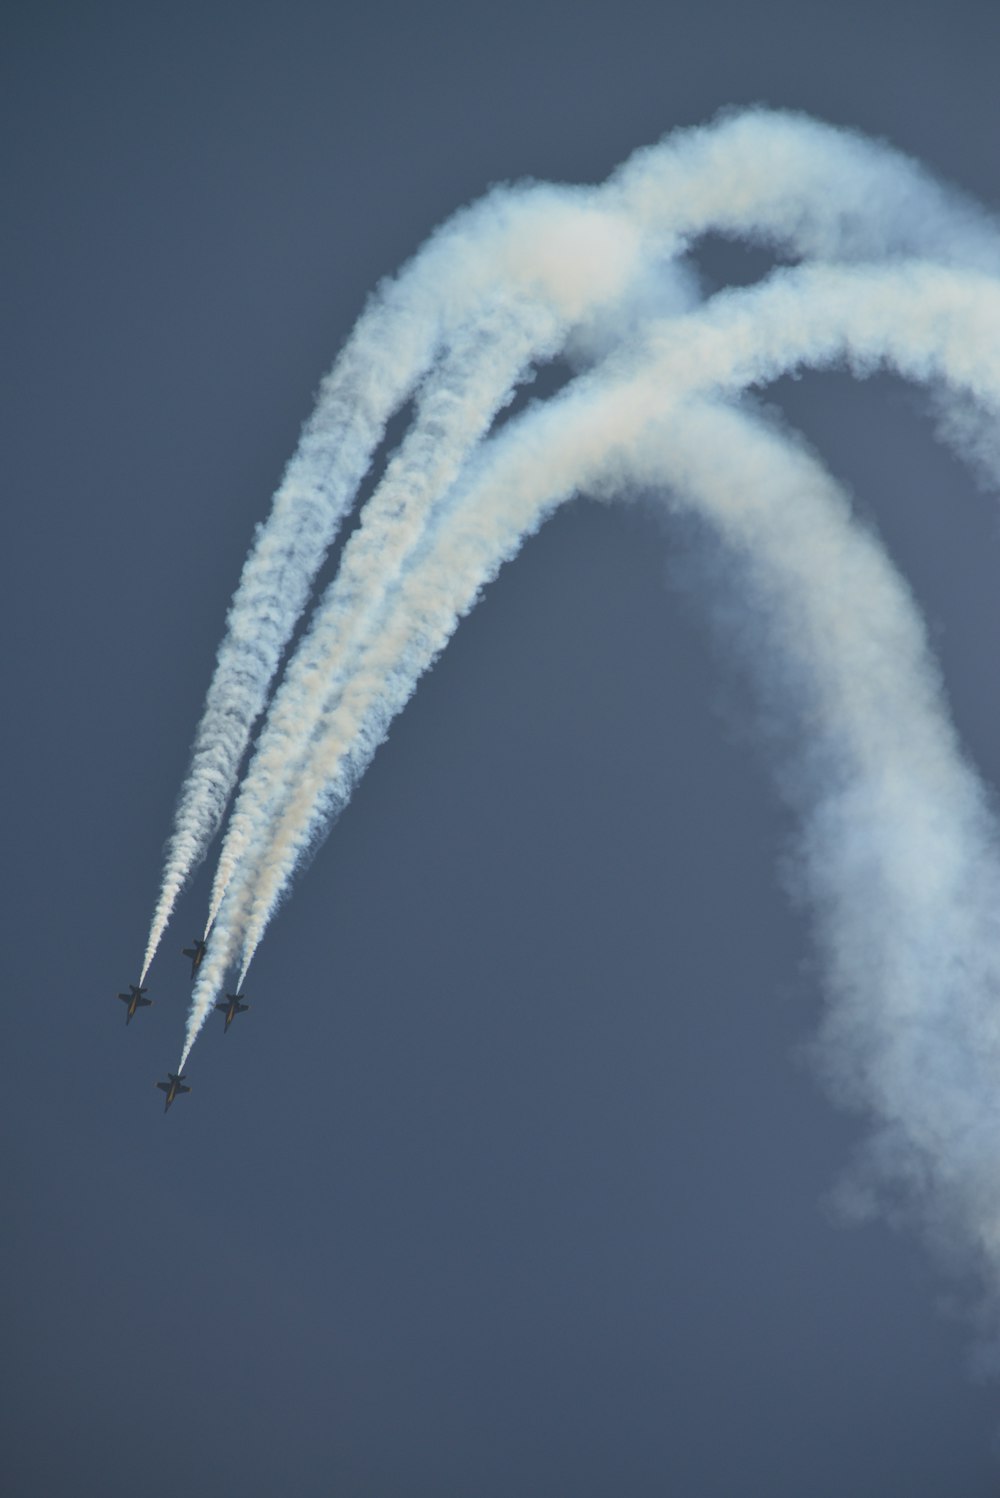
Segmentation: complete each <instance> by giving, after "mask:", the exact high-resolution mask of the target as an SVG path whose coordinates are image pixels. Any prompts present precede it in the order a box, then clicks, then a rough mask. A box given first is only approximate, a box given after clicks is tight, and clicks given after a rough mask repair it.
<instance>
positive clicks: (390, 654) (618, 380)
mask: <svg viewBox="0 0 1000 1498" xmlns="http://www.w3.org/2000/svg"><path fill="white" fill-rule="evenodd" d="M647 346H648V350H649V351H648V353H647V355H646V358H645V359H644V360H636V359H634V358H633V359H632V360H631V361H630V360H628V359H626V358H624V357H622V358H621V359H620V360H618V361H617V363H618V366H619V367H618V370H617V372H616V374H617V377H614V372H613V373H609V369H612V370H613V365H614V363H615V362H616V361H609V364H608V365H606V366H605V367H604V369H602V370H601V371H599V372H598V373H597V374H594V375H589V376H584V377H582V378H581V379H579V380H578V381H576V382H575V384H574V385H573V386H572V387H570V389H569V390H568V391H567V392H566V393H565V394H563V395H562V396H559V397H556V398H554V399H553V400H552V401H550V402H549V403H548V405H547V406H545V407H544V408H542V409H540V410H538V411H536V412H533V413H531V414H530V415H529V416H527V417H526V418H522V419H521V420H520V421H518V422H516V423H514V424H512V425H511V427H510V428H508V429H507V431H505V432H504V433H502V434H501V435H500V436H499V437H498V438H497V439H496V440H495V441H494V442H493V443H491V444H488V445H487V447H486V449H485V453H484V459H483V462H482V463H481V464H480V465H479V469H478V473H477V475H476V477H474V478H473V479H471V480H470V481H469V483H468V485H467V486H465V487H464V488H463V492H462V493H461V496H460V498H459V499H458V500H456V501H455V505H454V508H453V509H452V510H450V511H449V514H448V515H447V517H446V518H445V519H444V520H443V521H442V522H441V525H440V527H439V530H438V532H437V535H436V537H435V544H434V547H433V550H432V551H431V553H430V554H429V556H428V557H427V559H426V560H424V561H423V562H422V563H421V564H419V565H417V566H415V567H414V569H413V570H412V571H411V572H410V573H408V574H407V575H406V576H404V578H403V581H402V583H401V585H400V589H399V592H398V594H397V596H396V600H395V602H394V607H393V610H392V613H391V615H390V616H389V617H388V618H387V620H386V621H385V622H384V624H383V626H382V629H381V631H380V634H379V635H378V637H377V638H376V640H375V641H374V642H373V644H372V646H371V648H370V650H369V651H368V652H367V653H366V654H365V655H364V656H363V657H362V659H361V660H360V662H359V665H358V667H357V669H356V670H355V672H354V675H353V676H352V678H351V679H350V681H349V682H348V683H347V684H346V685H345V688H344V690H343V692H342V694H341V696H340V698H339V699H338V702H337V706H336V708H335V710H334V711H333V713H332V714H330V715H329V718H328V721H327V724H326V728H325V733H324V737H323V738H322V739H320V740H318V741H317V742H316V743H315V744H314V745H313V747H312V751H311V755H310V759H309V761H308V764H307V766H306V768H305V769H304V770H303V771H302V772H301V773H300V774H299V775H298V777H297V780H296V784H295V789H294V793H293V795H292V796H291V798H290V799H289V801H288V804H287V806H286V808H285V811H284V813H283V815H282V817H281V819H280V821H279V822H278V823H277V825H276V826H274V827H272V828H271V829H270V832H269V837H270V841H269V845H268V848H267V851H266V855H265V857H264V859H263V860H262V862H261V863H260V865H259V866H258V868H257V869H256V870H255V871H254V872H253V873H252V874H251V879H252V882H253V894H252V897H251V898H250V910H249V915H247V916H246V917H245V919H246V921H247V924H246V931H245V936H244V946H243V958H242V964H243V971H244V974H245V972H246V969H247V967H248V966H249V963H250V961H251V959H252V957H253V953H254V951H255V950H256V947H257V945H258V943H259V941H260V938H261V936H262V935H263V932H264V929H265V927H266V925H267V922H268V920H269V919H270V916H271V914H272V913H273V911H274V909H275V906H276V904H277V902H278V900H279V899H280V897H281V895H282V893H283V891H284V889H285V887H286V885H287V883H288V881H289V880H290V878H291V877H292V874H293V872H294V869H295V866H296V864H297V862H298V860H299V859H300V858H301V856H302V855H303V853H304V852H305V850H306V849H307V848H308V847H309V846H310V844H311V843H312V842H314V841H315V840H316V839H317V838H318V837H319V836H321V835H322V832H323V829H324V828H325V826H326V825H327V824H328V822H329V820H330V818H331V816H333V815H335V814H336V812H337V810H339V809H340V807H342V806H343V805H344V804H345V802H346V800H347V799H348V797H349V795H350V791H351V789H352V787H353V784H354V783H355V782H356V780H357V778H358V776H359V775H360V773H361V772H362V771H363V769H364V767H365V766H366V765H367V764H368V762H369V760H370V758H371V756H372V754H373V753H374V751H375V749H376V748H377V746H378V744H379V743H380V742H381V741H382V739H383V738H384V737H385V734H386V732H387V730H388V726H389V723H390V722H391V720H392V718H393V717H394V716H395V714H396V713H397V712H398V711H399V710H400V708H401V707H402V706H403V705H404V704H405V702H406V701H407V700H408V698H409V697H410V695H411V694H412V692H413V690H414V689H415V687H416V683H417V680H418V679H419V676H420V675H421V674H422V673H423V671H425V670H426V669H427V667H428V666H429V665H430V664H431V662H432V661H433V660H434V658H435V657H436V656H437V654H438V653H439V652H440V651H441V650H442V649H443V648H444V646H445V644H446V643H447V641H448V639H449V638H450V637H451V634H452V633H453V632H454V629H455V627H456V626H457V624H458V621H459V619H460V618H461V617H462V616H463V615H464V614H465V613H467V612H468V610H469V609H470V608H471V607H472V606H473V605H474V603H475V601H476V598H477V597H478V594H479V592H480V591H481V589H482V588H483V587H484V586H485V585H486V583H487V582H489V581H490V579H491V578H492V577H493V576H495V574H496V572H497V571H498V569H499V567H500V566H501V565H502V563H503V562H504V561H506V560H508V559H509V558H510V557H511V556H513V555H514V554H515V553H516V551H517V550H518V549H519V548H520V545H521V543H522V541H523V540H524V538H525V537H526V536H527V535H530V534H531V533H532V532H533V531H535V530H536V529H537V528H538V526H539V525H540V524H541V523H542V521H543V520H544V519H545V517H546V516H547V515H548V514H549V513H550V512H551V510H552V509H553V508H554V507H555V506H556V505H557V504H558V503H560V502H562V501H563V500H565V499H567V498H569V497H571V496H572V494H573V493H575V492H576V491H578V490H579V489H581V488H587V487H589V486H591V485H593V484H594V483H595V482H600V481H603V476H604V474H605V472H606V470H607V468H608V465H609V462H610V463H612V464H613V463H614V462H615V461H620V460H621V454H622V453H623V452H627V451H628V449H629V447H630V446H631V444H633V443H634V442H636V441H637V440H638V439H639V438H640V437H641V435H642V433H643V432H644V431H645V430H646V429H647V428H648V427H649V426H650V425H651V424H653V423H655V422H656V421H657V420H658V419H660V418H661V417H662V415H663V413H664V411H665V410H667V409H669V405H670V403H671V402H675V401H677V400H678V399H682V398H684V397H685V396H689V395H691V394H692V393H700V392H705V391H711V390H715V391H727V392H734V393H735V392H738V391H740V390H742V389H745V388H747V387H748V386H751V385H756V384H760V383H763V382H765V381H768V380H773V379H775V378H776V377H777V376H778V375H780V374H783V373H785V372H786V371H787V370H789V369H791V368H794V367H796V366H800V365H803V364H810V365H814V366H815V365H823V364H829V363H831V362H833V361H835V360H840V359H846V360H847V361H848V362H850V364H851V366H852V368H853V369H854V370H855V372H857V373H868V372H870V371H871V370H873V369H874V368H875V367H876V366H877V365H878V364H880V363H889V364H891V365H893V366H895V367H896V368H897V369H898V370H899V371H900V372H901V373H903V374H905V375H906V376H907V377H909V378H911V379H915V380H920V381H925V382H926V381H930V380H943V381H945V382H946V383H948V384H950V385H952V386H953V387H955V388H958V389H960V390H962V391H964V392H966V393H968V394H969V395H972V396H973V397H975V398H976V399H978V400H980V401H984V402H986V403H987V404H990V405H992V406H994V407H997V406H998V405H1000V282H997V281H993V280H991V279H987V278H986V277H983V276H979V275H974V274H973V273H962V272H955V271H949V270H945V269H943V268H940V267H937V266H926V265H921V264H913V265H902V264H899V265H897V266H895V267H894V268H893V269H892V270H886V269H882V268H873V269H870V268H864V269H861V268H858V269H854V268H843V269H839V268H834V267H829V268H828V267H820V268H814V267H805V268H803V269H800V270H796V271H789V272H784V273H779V274H778V275H776V276H775V277H773V278H771V279H770V280H769V281H767V282H765V283H764V284H763V285H762V286H760V287H754V288H751V289H749V290H746V291H739V292H727V293H723V294H721V295H720V296H719V297H717V298H715V300H714V301H713V302H712V303H710V304H709V305H708V306H707V308H706V309H705V310H704V311H703V312H700V313H697V314H691V315H689V316H687V317H684V318H676V319H671V320H667V321H666V322H665V323H663V324H661V325H659V327H658V328H657V329H656V330H655V331H653V332H652V333H650V335H649V337H648V339H647ZM630 363H631V364H632V366H633V367H631V368H630V367H629V365H630Z"/></svg>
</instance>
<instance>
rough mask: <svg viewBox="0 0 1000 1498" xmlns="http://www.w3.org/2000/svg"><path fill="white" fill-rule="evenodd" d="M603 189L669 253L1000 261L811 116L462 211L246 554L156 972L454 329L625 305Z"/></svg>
mask: <svg viewBox="0 0 1000 1498" xmlns="http://www.w3.org/2000/svg"><path fill="white" fill-rule="evenodd" d="M602 193H603V198H604V200H605V204H604V208H606V209H607V210H608V212H610V214H611V215H612V217H614V218H615V219H616V221H617V219H618V216H619V214H620V213H622V212H623V213H624V214H626V215H627V216H628V217H629V218H630V219H631V220H632V221H633V222H634V223H635V225H636V226H637V227H638V228H639V229H641V230H643V231H644V232H646V233H647V234H650V233H652V234H655V235H656V236H657V237H658V238H659V239H660V241H661V242H660V244H659V246H658V253H659V254H660V255H665V254H668V253H670V251H671V248H675V246H672V244H671V237H672V236H674V235H678V234H680V235H687V236H689V237H690V236H696V235H698V234H700V233H703V232H705V230H706V229H708V228H716V229H718V230H719V231H720V232H726V233H734V234H739V235H743V236H746V237H750V238H757V239H763V240H765V241H767V242H769V243H781V244H785V245H786V246H787V247H788V248H789V249H791V250H792V252H793V253H797V254H820V255H846V256H849V255H855V256H864V255H870V254H883V253H886V252H887V251H892V250H906V251H908V252H910V253H917V252H919V253H923V254H925V255H928V256H934V255H940V256H942V257H944V258H947V259H949V260H953V261H955V262H957V263H964V264H970V265H982V266H988V267H990V268H993V267H995V266H996V265H997V264H998V256H997V248H996V244H997V241H996V237H995V234H994V232H993V230H992V228H991V226H990V224H989V223H988V221H987V220H986V219H985V217H984V216H983V215H982V214H981V212H980V211H979V210H978V209H976V208H975V207H973V206H972V205H970V204H968V203H967V202H965V201H964V200H963V199H961V198H960V197H958V195H956V194H953V193H949V192H946V191H945V190H943V189H942V188H940V187H938V186H937V185H936V184H935V183H933V182H932V181H931V180H930V179H929V178H928V177H927V176H926V174H924V173H923V172H922V171H921V169H920V168H919V167H917V166H915V165H914V164H913V163H911V162H909V161H907V160H906V159H905V158H903V157H901V156H899V155H898V154H897V153H895V152H893V151H891V150H889V149H888V148H885V147H881V146H875V145H873V144H872V143H870V142H866V141H864V140H863V139H861V138H860V137H855V136H852V135H850V134H849V133H847V132H842V131H837V130H834V129H831V128H830V127H828V126H824V125H820V124H818V123H817V122H815V121H811V120H808V119H807V118H805V117H802V116H796V115H786V114H770V113H768V112H765V111H750V112H748V113H746V114H744V115H742V116H738V117H736V118H729V119H725V120H723V121H722V122H721V123H718V124H716V125H713V126H709V127H706V128H703V129H701V130H694V131H689V132H679V133H678V134H677V135H675V136H672V137H668V139H667V141H666V142H664V143H662V144H661V145H660V146H658V147H653V148H650V149H648V150H645V151H642V152H639V153H638V154H637V155H636V156H635V157H633V158H632V160H631V162H629V163H627V164H626V166H625V167H624V168H622V169H621V170H620V171H619V172H618V173H616V175H615V176H614V177H613V178H612V179H611V181H610V183H609V184H608V185H607V188H606V189H603V190H602V189H595V190H591V191H590V192H589V193H588V192H586V191H584V190H576V191H574V190H571V189H563V190H555V189H551V188H533V189H530V190H525V189H522V190H521V191H520V192H514V193H511V192H509V191H499V192H496V193H494V194H492V195H491V196H490V197H488V198H487V199H485V200H484V201H483V202H482V203H480V204H479V205H477V206H476V207H475V208H473V209H471V210H466V211H465V212H463V213H461V214H459V215H457V216H456V218H455V219H453V220H452V221H451V222H450V223H449V224H448V225H446V226H445V227H444V228H443V229H442V230H439V231H438V233H437V234H436V235H434V236H432V238H431V240H430V241H429V243H428V245H427V246H426V247H425V248H424V249H423V250H422V251H421V252H420V254H419V255H418V256H417V258H416V260H415V261H414V262H413V263H412V264H411V266H410V267H408V268H406V269H404V271H403V272H402V273H401V274H400V276H399V278H398V279H397V280H396V281H395V282H394V283H392V284H391V285H390V286H389V287H388V288H386V289H384V290H383V291H382V293H381V295H380V297H379V298H378V300H377V301H376V302H375V303H374V305H373V306H372V307H371V308H370V309H369V311H368V312H367V313H366V314H365V315H364V316H363V317H362V319H361V321H360V322H359V324H358V327H357V329H356V330H355V333H354V334H353V335H352V338H351V340H350V342H349V344H348V346H347V348H346V349H345V351H344V354H343V355H342V356H341V358H340V360H339V361H338V363H337V365H336V366H335V368H334V370H333V372H332V373H331V375H330V376H329V377H328V378H327V380H326V381H325V382H324V386H323V388H322V390H321V394H320V400H319V404H318V407H317V410H316V413H315V414H314V416H313V418H312V420H311V422H310V424H309V426H308V427H307V429H306V432H305V434H304V437H303V440H302V443H301V444H300V447H299V450H298V452H297V453H296V455H295V457H294V458H293V459H292V462H291V463H290V465H289V468H288V471H287V472H286V475H285V479H284V480H283V483H282V486H281V488H280V489H279V491H278V494H277V496H276V499H275V505H274V510H273V512H272V516H271V518H270V519H269V521H268V522H267V524H266V525H265V526H263V527H262V528H261V529H260V533H259V537H258V541H257V543H256V546H255V548H254V550H253V552H252V553H251V555H250V557H249V558H248V561H247V564H246V567H245V569H244V575H243V579H242V580H241V584H240V587H239V589H238V591H237V594H236V597H235V598H234V601H233V605H232V608H231V610H230V616H229V623H228V631H227V635H226V639H225V640H224V642H223V645H222V647H221V649H220V654H219V659H218V663H217V666H216V672H215V676H214V677H213V681H212V685H211V687H210V689H209V694H208V698H207V701H206V707H205V711H204V714H203V718H202V722H201V725H200V726H199V730H198V734H197V737H196V741H195V747H194V751H193V758H192V768H191V771H190V773H189V775H188V778H187V781H186V783H185V786H184V788H183V790H182V793H181V798H180V802H179V805H178V809H177V813H176V816H175V825H174V832H173V835H172V837H171V840H170V844H169V848H168V855H167V864H166V868H165V871H164V875H163V881H162V886H161V893H160V897H159V900H158V903H157V907H156V910H155V912H154V916H153V922H152V927H151V931H150V936H149V940H148V942H147V948H146V955H145V959H144V963H143V974H145V972H146V970H147V969H148V967H149V964H150V962H151V960H152V957H153V954H154V952H155V951H156V948H157V945H158V943H159V940H160V938H161V936H162V933H163V930H164V929H165V926H166V923H167V921H168V920H169V917H170V914H171V912H172V910H173V906H174V904H175V902H176V899H177V896H178V894H179V892H180V890H181V888H182V887H183V885H184V883H185V881H186V879H187V877H188V875H189V873H190V871H191V869H192V868H193V867H194V865H195V864H196V863H197V862H198V861H199V860H200V858H201V857H202V856H203V853H204V850H205V847H206V846H207V843H208V841H209V840H210V838H211V837H212V835H213V834H214V832H215V829H216V828H217V826H218V823H219V820H220V818H221V816H222V813H223V811H224V808H225V806H226V804H227V802H228V798H229V796H230V794H231V791H232V787H233V784H234V782H235V777H236V773H237V769H238V766H239V763H240V760H241V758H242V755H243V753H244V751H245V749H246V745H247V742H248V740H249V734H250V730H251V727H252V724H253V722H254V720H255V719H256V717H257V715H258V714H259V712H260V711H261V708H262V707H263V704H264V701H265V698H266V695H267V692H268V690H269V687H270V683H271V681H272V679H273V676H274V672H275V670H276V669H277V664H278V661H279V660H280V656H281V653H282V651H283V649H284V647H285V645H286V644H287V641H288V639H289V636H290V634H291V631H292V629H293V628H294V625H295V622H296V619H297V618H298V615H299V613H300V611H301V608H302V607H303V605H304V603H305V599H306V596H307V594H308V590H309V587H310V585H311V582H312V579H313V577H314V576H315V573H316V570H317V568H318V566H319V565H320V562H321V561H322V558H323V556H324V555H325V552H326V550H327V548H328V546H329V544H330V541H331V540H332V537H333V535H334V533H335V531H336V528H337V526H338V525H339V523H340V519H341V518H342V515H343V513H344V511H345V509H346V508H347V507H348V506H349V504H350V502H351V498H352V496H353V492H354V488H355V486H356V484H357V483H358V481H359V480H360V477H361V475H362V474H363V472H364V470H365V468H366V467H367V465H368V462H369V461H370V458H371V454H372V452H373V451H374V447H375V445H376V443H377V441H378V440H379V437H380V435H381V433H382V431H383V430H384V426H385V422H386V420H387V419H388V417H389V416H390V415H391V414H392V412H393V411H394V410H395V409H397V408H398V406H399V405H400V404H401V402H402V401H403V400H404V399H405V398H406V396H407V395H408V394H409V393H410V392H411V391H412V390H413V388H414V387H415V385H416V384H417V382H418V381H419V379H420V378H421V377H422V375H423V374H424V373H425V372H426V370H427V368H428V367H429V365H430V363H431V362H432V360H433V358H434V356H435V353H436V351H437V350H438V349H439V347H440V346H441V345H442V343H446V342H447V338H448V330H449V329H450V328H453V327H454V326H455V325H456V323H457V324H458V325H461V323H462V322H463V321H464V320H465V319H466V318H467V317H468V316H469V315H470V313H471V311H472V310H473V309H474V308H475V307H476V306H477V305H479V304H480V303H481V301H482V299H483V297H484V296H486V295H496V290H497V287H498V286H507V287H513V288H520V289H521V291H522V292H524V293H527V294H529V295H535V296H537V297H540V298H542V299H543V300H544V299H548V300H549V302H550V304H551V305H552V306H553V307H558V308H559V310H560V313H561V315H562V316H564V317H566V318H567V319H569V320H570V321H574V320H579V317H580V315H581V313H582V311H583V309H584V307H590V308H593V306H594V305H595V303H599V302H601V301H602V300H604V301H613V300H614V297H615V294H616V291H617V290H619V289H620V286H621V280H622V277H623V276H627V275H628V274H629V271H630V269H631V267H629V266H628V265H621V264H619V261H618V258H617V256H616V255H613V254H609V253H608V249H609V245H608V239H607V233H606V232H605V231H606V228H607V225H606V218H607V213H605V211H604V208H602ZM616 230H617V231H620V224H617V223H616ZM664 237H666V241H665V242H664ZM628 258H629V257H628V255H626V256H625V260H626V261H627V260H628Z"/></svg>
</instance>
